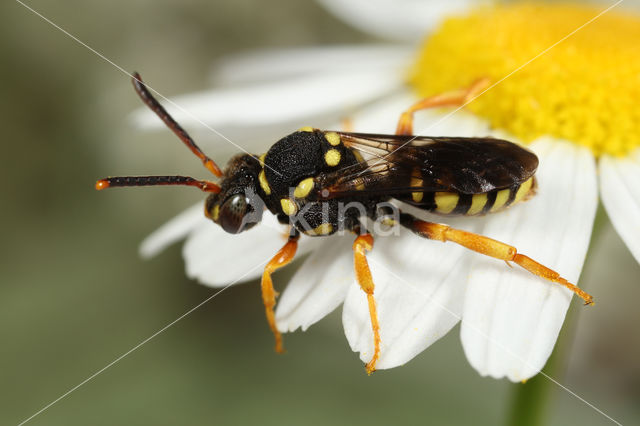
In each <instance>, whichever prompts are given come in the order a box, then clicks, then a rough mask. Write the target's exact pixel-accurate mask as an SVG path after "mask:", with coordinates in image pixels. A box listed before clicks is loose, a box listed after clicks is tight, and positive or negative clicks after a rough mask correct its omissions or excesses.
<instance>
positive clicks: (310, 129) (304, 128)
mask: <svg viewBox="0 0 640 426" xmlns="http://www.w3.org/2000/svg"><path fill="white" fill-rule="evenodd" d="M298 131H299V132H313V127H311V126H304V127H300V128H299V129H298Z"/></svg>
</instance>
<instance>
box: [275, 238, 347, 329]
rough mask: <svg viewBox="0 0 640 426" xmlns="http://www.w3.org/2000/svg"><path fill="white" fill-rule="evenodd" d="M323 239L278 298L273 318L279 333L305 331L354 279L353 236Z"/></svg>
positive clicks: (329, 309)
mask: <svg viewBox="0 0 640 426" xmlns="http://www.w3.org/2000/svg"><path fill="white" fill-rule="evenodd" d="M316 239H320V237H318V238H316ZM322 239H323V240H325V242H324V244H323V245H322V246H321V247H320V249H319V250H317V251H315V252H314V253H313V254H312V255H311V256H309V258H308V259H307V260H306V261H305V262H304V264H303V265H302V266H301V267H300V269H298V271H296V274H295V275H294V276H293V278H292V279H291V282H290V283H289V284H288V285H287V287H286V288H285V290H284V292H283V293H282V297H281V298H280V300H279V301H278V306H277V308H276V321H277V323H278V329H280V331H282V332H287V331H295V330H296V329H297V328H298V327H300V328H302V330H303V331H305V330H306V329H307V328H309V327H310V326H311V325H313V324H315V323H316V322H318V321H320V320H321V319H322V318H324V317H325V316H326V315H328V314H330V313H331V312H332V311H333V310H334V309H335V308H337V307H338V306H339V305H340V304H341V303H342V302H343V301H344V298H345V296H346V294H347V289H348V288H349V286H350V285H351V283H352V282H353V277H354V272H353V255H352V252H351V245H352V244H353V238H352V237H351V236H349V237H338V236H334V237H329V238H322Z"/></svg>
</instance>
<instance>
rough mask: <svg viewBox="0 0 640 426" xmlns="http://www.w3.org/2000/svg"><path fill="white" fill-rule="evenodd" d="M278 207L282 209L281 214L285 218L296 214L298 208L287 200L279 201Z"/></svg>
mask: <svg viewBox="0 0 640 426" xmlns="http://www.w3.org/2000/svg"><path fill="white" fill-rule="evenodd" d="M280 207H282V212H283V213H284V214H286V215H287V216H293V215H294V214H296V213H298V206H297V205H296V203H294V202H293V201H291V200H290V199H288V198H283V199H281V200H280Z"/></svg>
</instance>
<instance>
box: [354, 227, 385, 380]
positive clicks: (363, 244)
mask: <svg viewBox="0 0 640 426" xmlns="http://www.w3.org/2000/svg"><path fill="white" fill-rule="evenodd" d="M372 248H373V237H372V236H371V234H363V235H359V236H358V237H357V238H356V240H355V241H354V242H353V257H354V264H355V269H356V278H357V279H358V284H360V288H361V289H362V290H363V291H364V292H365V293H366V294H367V301H368V302H369V316H370V317H371V328H372V330H373V357H372V358H371V361H369V362H368V363H367V365H366V367H365V368H366V369H367V374H371V373H373V372H374V371H376V363H377V362H378V358H379V357H380V324H379V323H378V311H377V310H376V301H375V299H374V298H373V291H374V284H373V278H372V277H371V270H370V269H369V264H368V263H367V256H366V255H365V252H367V251H371V249H372Z"/></svg>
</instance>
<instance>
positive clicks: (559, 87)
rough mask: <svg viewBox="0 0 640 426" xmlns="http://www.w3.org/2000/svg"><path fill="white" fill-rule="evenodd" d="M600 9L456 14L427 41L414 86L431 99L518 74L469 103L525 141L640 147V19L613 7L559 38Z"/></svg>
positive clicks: (537, 7)
mask: <svg viewBox="0 0 640 426" xmlns="http://www.w3.org/2000/svg"><path fill="white" fill-rule="evenodd" d="M599 12H600V10H597V9H593V8H591V7H588V6H578V5H566V4H565V5H560V4H550V3H543V4H540V3H537V4H530V3H517V4H511V5H502V6H495V7H487V8H482V9H479V10H476V11H475V12H472V13H470V14H469V15H468V16H463V17H454V18H450V19H448V20H446V21H445V22H444V23H443V25H442V26H441V28H440V29H439V30H438V31H437V32H436V33H435V34H432V35H430V37H429V38H428V39H427V42H426V43H425V45H424V46H423V48H422V50H421V51H420V55H419V58H418V60H417V62H416V63H415V65H414V67H413V68H412V70H411V76H410V82H411V83H412V85H413V86H414V87H415V88H416V89H417V91H418V93H419V94H420V95H421V96H429V95H433V94H435V93H441V92H445V91H448V90H453V89H459V88H461V87H466V86H468V85H469V84H470V83H471V82H473V81H474V80H476V79H478V78H480V77H489V78H490V79H491V80H492V82H498V81H500V80H501V79H502V78H505V77H507V76H508V77H507V78H505V79H504V80H503V81H500V82H499V83H498V84H497V85H496V86H495V87H493V88H491V89H490V90H488V91H487V92H486V93H484V94H482V95H481V96H480V97H478V98H477V99H476V100H474V101H473V102H471V103H470V104H469V106H468V108H469V109H470V110H471V111H472V112H474V113H476V114H478V115H479V116H482V117H485V118H486V119H488V120H489V122H490V123H491V125H492V126H493V127H497V128H502V129H505V130H507V131H509V132H511V133H512V134H514V135H515V136H517V137H519V138H520V139H522V140H523V141H525V142H528V141H532V140H534V139H535V138H537V137H539V136H542V135H552V136H555V137H558V138H563V139H567V140H570V141H573V142H575V143H577V144H579V145H583V146H586V147H588V148H590V149H591V151H592V152H593V153H594V154H595V155H600V154H603V153H608V154H613V155H624V154H626V153H628V152H629V151H631V150H632V149H634V148H636V147H638V146H640V103H639V99H640V16H638V15H633V14H632V13H631V12H629V11H626V12H621V11H615V10H614V11H609V12H607V13H605V14H603V15H602V16H600V17H599V18H598V19H596V20H594V21H593V22H591V23H589V24H588V25H586V26H584V27H583V28H581V29H579V30H578V31H577V32H575V33H574V34H572V35H570V36H569V37H568V38H566V39H565V40H563V41H561V42H559V43H558V41H560V40H562V39H563V38H565V37H567V36H568V35H569V34H570V33H571V32H573V31H574V30H576V29H578V28H579V27H581V26H582V25H584V24H585V23H587V22H588V21H590V20H591V19H593V18H594V17H595V16H596V15H597V14H598V13H599ZM555 43H558V44H557V45H555V46H554V44H555ZM551 46H553V47H552V48H551ZM548 48H551V49H550V50H548V51H547V52H545V53H542V52H544V51H545V49H548ZM537 55H540V56H539V57H536V56H537ZM533 58H535V59H534V60H533V61H531V62H530V63H528V64H526V65H524V64H525V63H527V62H528V61H530V60H532V59H533ZM523 65H524V67H523V68H522V69H520V70H518V71H516V69H518V68H519V67H520V66H523ZM514 71H515V72H514ZM512 72H513V74H512V75H509V74H510V73H512Z"/></svg>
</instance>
